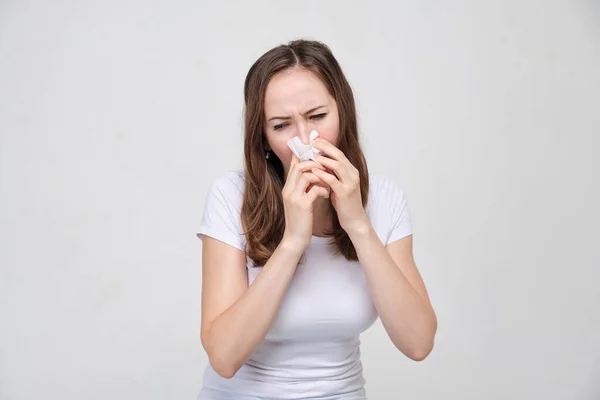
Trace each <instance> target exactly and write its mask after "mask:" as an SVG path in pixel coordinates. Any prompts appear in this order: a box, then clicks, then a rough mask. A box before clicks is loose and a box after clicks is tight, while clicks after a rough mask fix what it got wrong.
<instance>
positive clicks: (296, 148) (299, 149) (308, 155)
mask: <svg viewBox="0 0 600 400" xmlns="http://www.w3.org/2000/svg"><path fill="white" fill-rule="evenodd" d="M317 137H319V132H317V131H311V132H310V143H309V144H304V143H302V141H301V140H300V138H299V137H298V136H295V137H294V138H292V139H290V140H289V141H288V143H287V144H288V147H289V148H290V149H291V150H292V152H293V153H294V154H295V155H296V157H298V158H299V159H300V161H307V160H313V161H314V160H315V158H314V157H315V154H319V153H320V151H319V149H316V148H314V147H312V142H313V140H315V138H317Z"/></svg>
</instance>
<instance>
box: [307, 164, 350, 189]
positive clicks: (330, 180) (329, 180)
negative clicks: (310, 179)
mask: <svg viewBox="0 0 600 400" xmlns="http://www.w3.org/2000/svg"><path fill="white" fill-rule="evenodd" d="M312 173H313V174H315V176H317V177H318V178H319V179H321V180H322V181H323V182H325V183H326V184H328V185H329V187H330V188H331V190H333V191H334V192H336V193H337V192H340V191H341V189H342V186H343V185H342V183H341V182H340V181H339V180H338V179H337V178H336V177H335V176H334V175H332V174H330V173H327V172H325V171H321V170H319V169H313V170H312Z"/></svg>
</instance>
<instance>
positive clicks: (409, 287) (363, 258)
mask: <svg viewBox="0 0 600 400" xmlns="http://www.w3.org/2000/svg"><path fill="white" fill-rule="evenodd" d="M348 235H349V236H350V239H351V240H352V243H353V244H354V247H355V248H356V252H357V255H358V258H359V260H360V264H361V265H362V268H363V270H364V272H365V276H366V279H367V284H368V286H369V290H370V293H371V297H372V298H373V303H374V305H375V308H376V309H377V312H378V313H379V316H380V318H381V322H382V323H383V326H384V328H385V330H386V332H387V334H388V336H389V337H390V339H391V340H392V342H393V343H394V345H395V346H396V347H397V348H398V349H399V350H400V351H402V353H404V354H405V355H406V356H408V357H409V358H411V359H413V360H415V361H421V360H424V359H425V358H426V357H427V355H429V353H430V352H431V350H432V349H433V343H434V336H435V332H436V330H437V318H436V315H435V312H434V310H433V307H432V305H431V302H430V300H429V296H428V295H427V290H426V289H425V284H424V283H423V280H422V278H421V275H420V273H419V271H418V269H417V266H416V264H415V261H414V258H413V252H412V248H413V243H412V241H413V239H412V235H409V236H406V237H404V238H402V239H400V240H396V241H394V242H393V243H390V244H389V245H388V246H387V247H386V246H384V244H383V243H382V242H381V240H380V239H379V237H378V236H377V233H376V232H375V231H374V229H373V227H372V225H371V223H370V222H369V221H365V222H364V223H363V224H362V225H359V227H358V228H357V229H355V230H350V231H349V232H348Z"/></svg>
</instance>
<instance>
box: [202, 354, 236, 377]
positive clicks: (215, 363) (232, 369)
mask: <svg viewBox="0 0 600 400" xmlns="http://www.w3.org/2000/svg"><path fill="white" fill-rule="evenodd" d="M208 362H209V363H210V366H211V367H212V369H214V370H215V372H216V373H217V374H219V375H220V376H221V377H223V378H225V379H231V378H233V377H234V376H235V374H236V373H237V371H238V370H239V368H238V367H237V366H235V365H234V364H233V363H232V362H227V361H226V360H222V359H219V358H218V357H215V356H212V357H211V356H210V355H209V356H208Z"/></svg>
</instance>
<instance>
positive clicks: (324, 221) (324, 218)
mask: <svg viewBox="0 0 600 400" xmlns="http://www.w3.org/2000/svg"><path fill="white" fill-rule="evenodd" d="M333 211H334V210H333V206H332V205H331V200H330V199H325V198H323V197H318V198H317V199H316V200H315V202H314V203H313V235H315V236H325V231H326V230H331V228H332V225H333V222H332V216H333Z"/></svg>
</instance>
